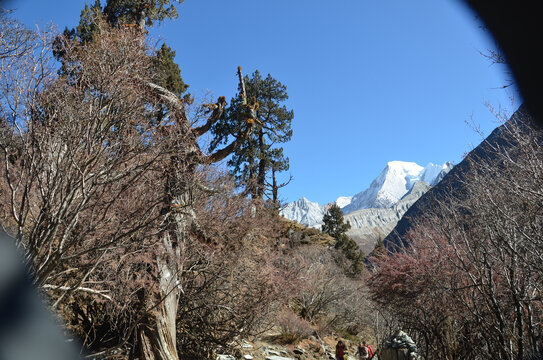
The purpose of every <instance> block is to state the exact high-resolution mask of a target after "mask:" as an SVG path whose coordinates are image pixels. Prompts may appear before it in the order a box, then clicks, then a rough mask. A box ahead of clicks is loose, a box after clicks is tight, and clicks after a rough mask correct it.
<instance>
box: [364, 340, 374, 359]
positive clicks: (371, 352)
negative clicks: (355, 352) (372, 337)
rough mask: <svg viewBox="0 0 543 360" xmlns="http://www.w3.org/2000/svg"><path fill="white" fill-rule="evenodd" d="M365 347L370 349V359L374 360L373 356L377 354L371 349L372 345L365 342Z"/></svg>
mask: <svg viewBox="0 0 543 360" xmlns="http://www.w3.org/2000/svg"><path fill="white" fill-rule="evenodd" d="M364 346H365V347H367V348H368V355H369V356H370V357H369V358H370V359H373V355H375V353H374V352H373V349H372V348H371V346H370V344H368V343H367V342H365V341H364Z"/></svg>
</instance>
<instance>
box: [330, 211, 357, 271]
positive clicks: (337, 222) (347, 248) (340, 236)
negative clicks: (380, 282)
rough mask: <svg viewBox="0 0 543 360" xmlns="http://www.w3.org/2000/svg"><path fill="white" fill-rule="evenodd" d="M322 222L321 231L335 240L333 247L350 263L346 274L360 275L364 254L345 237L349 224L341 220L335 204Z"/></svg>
mask: <svg viewBox="0 0 543 360" xmlns="http://www.w3.org/2000/svg"><path fill="white" fill-rule="evenodd" d="M322 221H323V222H324V224H323V225H322V231H323V232H325V233H326V234H328V235H330V236H331V237H333V238H334V239H335V240H336V242H335V244H334V247H335V248H336V249H338V250H340V251H341V252H342V253H343V255H344V256H345V257H346V258H347V259H348V260H349V261H350V262H351V264H350V266H349V267H348V269H346V270H347V273H348V274H349V275H356V274H360V272H361V271H362V268H363V261H364V252H363V251H362V250H361V249H360V247H359V246H358V244H357V243H356V242H355V241H354V240H353V239H351V238H350V237H349V236H347V231H348V230H349V229H350V228H351V224H350V223H349V222H345V220H344V219H343V212H342V211H341V209H340V207H339V206H338V205H336V204H333V205H331V206H330V208H329V209H328V211H327V212H326V214H324V217H323V219H322Z"/></svg>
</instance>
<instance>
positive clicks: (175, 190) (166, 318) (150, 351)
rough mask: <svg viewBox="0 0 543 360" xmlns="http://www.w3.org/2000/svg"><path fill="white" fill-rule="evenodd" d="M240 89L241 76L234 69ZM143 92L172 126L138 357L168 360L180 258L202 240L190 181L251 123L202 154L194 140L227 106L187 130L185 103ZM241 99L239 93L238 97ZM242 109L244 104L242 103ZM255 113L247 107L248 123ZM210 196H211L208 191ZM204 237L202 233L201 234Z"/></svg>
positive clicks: (161, 92)
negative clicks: (153, 290)
mask: <svg viewBox="0 0 543 360" xmlns="http://www.w3.org/2000/svg"><path fill="white" fill-rule="evenodd" d="M238 73H239V75H240V77H239V78H240V81H241V86H242V87H244V85H243V76H241V67H239V68H238ZM146 85H147V87H148V88H149V89H150V90H151V93H152V94H154V96H155V97H156V100H157V101H159V102H161V103H162V104H163V105H164V106H165V107H167V108H168V109H169V111H170V116H171V118H172V120H173V121H174V123H173V124H171V125H169V126H165V127H164V132H165V133H166V134H165V136H166V138H167V139H168V140H167V141H168V142H169V143H168V147H169V148H170V149H169V152H171V154H172V155H171V157H170V160H169V164H168V165H167V180H166V184H165V189H164V204H163V205H164V209H163V212H164V213H165V214H166V220H165V224H164V228H163V232H162V236H161V242H162V251H160V252H159V253H158V254H157V256H156V262H157V266H158V272H159V275H158V276H159V284H160V287H159V295H158V302H157V303H156V304H154V305H153V307H155V311H154V312H155V315H154V319H153V320H154V323H153V324H152V325H151V326H149V327H142V328H141V331H140V333H139V335H138V337H139V340H140V345H141V349H140V351H141V356H142V357H143V358H145V359H153V360H154V359H157V360H158V359H160V360H172V359H177V358H178V355H177V353H178V351H177V348H176V316H177V310H178V303H179V297H180V296H181V294H182V292H183V289H182V273H183V271H184V269H183V255H184V252H185V247H186V245H187V243H188V242H190V241H191V236H192V235H194V234H198V235H200V236H202V232H203V230H202V229H201V227H200V225H199V223H198V219H197V217H196V214H195V211H194V197H193V192H194V190H195V188H196V187H198V188H199V189H200V190H202V184H199V183H198V182H195V181H194V179H195V174H196V170H197V168H198V166H199V165H202V164H212V163H216V162H219V161H221V160H223V159H224V158H226V157H227V156H228V155H229V154H230V153H231V152H232V151H233V150H234V149H235V148H236V147H237V146H239V144H240V142H242V141H244V139H246V138H247V136H248V134H249V133H250V131H251V129H252V122H251V121H247V126H246V128H245V130H244V131H243V132H242V133H240V134H238V135H237V138H236V140H234V141H232V142H231V143H230V144H229V145H227V146H226V147H224V148H222V149H220V150H217V151H215V152H214V153H211V154H204V153H203V152H202V150H201V149H200V146H199V144H198V139H199V137H201V136H202V135H204V134H205V133H206V132H207V131H208V130H209V129H210V128H211V126H212V125H213V124H214V123H215V122H216V121H217V120H219V118H220V117H221V115H222V113H223V111H224V107H225V105H226V101H225V98H224V97H222V96H221V97H219V99H218V100H217V102H216V103H215V104H212V105H208V108H209V109H210V112H211V114H210V116H209V117H208V119H207V122H206V123H205V124H204V125H202V126H199V127H192V126H191V124H190V121H189V119H188V117H187V114H186V109H185V103H184V102H183V100H182V99H179V98H178V97H177V96H175V95H174V94H173V93H171V92H170V91H168V90H167V89H164V88H163V87H160V86H158V85H156V84H153V83H150V82H149V83H147V84H146ZM242 94H243V95H242V96H244V93H242ZM243 101H244V103H245V104H247V101H246V99H245V98H243ZM252 111H253V113H254V109H252V108H251V107H250V106H247V113H248V119H252V117H251V114H252ZM209 191H213V190H212V189H209ZM203 236H204V237H205V234H204V235H203Z"/></svg>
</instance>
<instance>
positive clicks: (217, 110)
mask: <svg viewBox="0 0 543 360" xmlns="http://www.w3.org/2000/svg"><path fill="white" fill-rule="evenodd" d="M208 107H209V108H210V109H213V112H212V113H211V115H210V116H209V118H208V119H207V122H206V123H205V124H204V125H202V126H199V127H197V128H195V129H193V132H194V134H195V135H196V137H200V136H202V135H203V134H205V133H206V132H208V131H209V129H211V127H212V126H213V124H215V123H216V122H217V121H218V120H219V119H220V118H221V116H222V114H223V113H224V108H225V107H226V98H225V97H224V96H220V97H219V99H218V100H217V103H216V104H212V105H208Z"/></svg>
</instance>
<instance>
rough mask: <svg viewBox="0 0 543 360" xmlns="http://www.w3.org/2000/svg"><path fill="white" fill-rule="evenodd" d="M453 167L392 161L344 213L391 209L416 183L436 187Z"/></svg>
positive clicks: (346, 207)
mask: <svg viewBox="0 0 543 360" xmlns="http://www.w3.org/2000/svg"><path fill="white" fill-rule="evenodd" d="M451 165H452V164H450V163H446V164H445V165H434V164H432V163H430V164H428V165H427V166H426V167H422V166H420V165H418V164H416V163H414V162H406V161H390V162H388V163H387V166H386V167H385V168H384V169H383V171H381V173H380V174H379V176H377V178H375V180H373V182H372V183H371V185H370V187H369V188H367V189H366V190H364V191H362V192H360V193H358V194H356V195H355V196H353V198H352V200H351V203H350V204H349V205H346V206H345V207H343V208H342V210H343V213H344V214H348V213H350V212H353V211H356V210H360V209H369V208H390V207H392V206H394V204H396V203H397V202H398V201H399V200H400V199H401V198H402V197H403V196H404V195H405V194H407V192H408V191H409V190H411V188H412V187H413V185H414V184H415V183H416V182H418V181H424V182H426V183H428V184H429V185H434V184H435V181H436V179H438V177H439V176H440V174H442V172H443V171H444V169H446V170H450V167H451ZM439 180H441V179H439Z"/></svg>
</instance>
